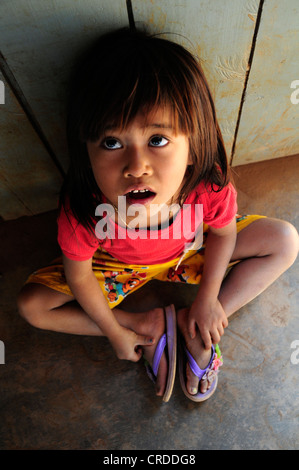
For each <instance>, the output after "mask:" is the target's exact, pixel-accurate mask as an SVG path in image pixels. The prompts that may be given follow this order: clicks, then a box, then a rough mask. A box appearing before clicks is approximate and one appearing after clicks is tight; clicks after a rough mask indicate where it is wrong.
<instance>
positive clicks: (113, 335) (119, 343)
mask: <svg viewBox="0 0 299 470" xmlns="http://www.w3.org/2000/svg"><path fill="white" fill-rule="evenodd" d="M63 264H64V270H65V276H66V280H67V283H68V285H69V287H70V289H71V291H72V293H73V295H74V297H75V299H76V300H77V302H78V303H79V304H80V305H81V307H82V309H83V310H84V312H85V313H86V314H87V315H88V316H89V317H90V318H91V319H92V320H93V321H94V322H95V323H96V324H97V325H98V327H99V328H100V330H101V332H102V334H103V336H106V337H107V338H108V339H109V341H110V343H111V344H112V347H113V348H114V350H115V352H116V355H117V357H118V358H119V359H127V360H130V361H134V362H135V361H138V360H139V359H140V357H141V355H142V351H141V350H140V348H138V349H137V350H136V347H137V346H140V345H141V346H146V345H152V344H153V338H149V337H145V336H141V335H137V334H136V333H135V332H134V331H133V330H130V329H127V328H125V327H123V326H121V325H120V324H119V323H118V321H117V320H116V318H115V316H114V314H113V311H112V310H111V309H110V307H109V305H108V302H107V300H106V299H105V297H104V294H103V292H102V290H101V288H100V286H99V283H98V281H97V279H96V277H95V275H94V273H93V271H92V259H89V260H87V261H74V260H71V259H69V258H67V257H66V256H63Z"/></svg>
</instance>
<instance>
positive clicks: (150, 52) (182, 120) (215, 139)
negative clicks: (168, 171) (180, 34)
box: [60, 29, 229, 229]
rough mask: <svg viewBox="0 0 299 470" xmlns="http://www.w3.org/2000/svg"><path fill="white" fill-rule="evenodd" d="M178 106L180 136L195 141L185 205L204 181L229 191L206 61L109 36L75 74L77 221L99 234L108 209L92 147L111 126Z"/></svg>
mask: <svg viewBox="0 0 299 470" xmlns="http://www.w3.org/2000/svg"><path fill="white" fill-rule="evenodd" d="M156 106H170V107H171V110H172V119H173V125H174V126H175V129H176V130H177V131H178V130H179V131H181V132H183V133H185V134H187V135H188V137H189V143H190V155H191V158H192V161H193V165H192V166H190V167H188V168H187V171H188V178H186V182H185V184H184V186H183V187H182V189H181V193H180V196H179V202H180V204H183V202H184V200H185V199H186V197H187V196H188V194H189V193H190V192H191V191H192V190H193V189H194V188H195V187H196V186H197V185H198V184H199V182H201V181H204V182H206V183H207V184H208V183H210V184H211V187H212V190H215V191H219V190H221V189H222V188H223V187H224V186H225V185H226V184H227V183H228V181H229V168H228V163H227V156H226V152H225V147H224V144H223V139H222V135H221V131H220V128H219V125H218V122H217V118H216V113H215V107H214V103H213V99H212V96H211V93H210V89H209V87H208V84H207V81H206V79H205V76H204V73H203V71H202V68H201V66H200V64H199V62H198V61H197V60H196V59H195V58H194V57H193V56H192V54H191V53H190V52H188V51H187V50H186V49H185V48H183V47H182V46H180V45H179V44H176V43H174V42H172V41H169V40H167V39H163V38H161V37H158V36H156V35H155V36H154V35H149V34H148V33H145V32H141V31H131V30H129V29H121V30H117V31H114V32H112V33H108V34H106V35H104V36H102V37H101V38H100V39H99V40H98V41H97V42H96V44H95V45H94V46H93V47H92V48H91V49H90V50H89V51H88V53H87V54H85V55H84V58H83V60H80V62H79V65H78V66H77V67H75V69H74V73H73V77H72V81H71V88H70V96H69V104H68V119H67V138H68V145H69V152H70V167H69V171H68V174H67V177H66V180H65V183H64V185H63V188H62V191H61V198H60V204H61V205H63V206H64V205H65V200H66V198H68V200H69V204H70V208H71V210H72V212H73V214H74V215H75V217H76V218H77V220H78V221H79V222H80V223H82V224H83V225H85V226H86V227H87V228H90V229H92V227H93V225H94V224H93V220H94V213H95V207H96V206H97V205H98V204H99V203H100V202H101V192H100V189H99V188H98V186H97V184H96V182H95V179H94V176H93V173H92V170H91V167H90V162H89V157H88V153H87V148H86V142H87V141H96V140H97V139H98V138H99V137H100V136H101V134H102V132H103V130H104V129H105V128H106V127H107V124H108V123H109V124H112V125H113V126H116V127H119V128H120V129H124V128H126V126H127V125H129V124H130V123H131V121H132V120H133V119H134V118H135V117H136V115H137V113H138V112H140V110H141V109H145V110H146V111H150V110H152V109H154V108H155V107H156Z"/></svg>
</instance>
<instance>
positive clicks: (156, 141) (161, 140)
mask: <svg viewBox="0 0 299 470" xmlns="http://www.w3.org/2000/svg"><path fill="white" fill-rule="evenodd" d="M168 142H169V140H168V139H166V138H165V137H162V136H161V135H155V136H154V137H152V138H151V139H150V141H149V145H150V146H151V147H165V145H167V144H168Z"/></svg>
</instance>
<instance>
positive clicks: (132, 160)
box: [87, 108, 192, 223]
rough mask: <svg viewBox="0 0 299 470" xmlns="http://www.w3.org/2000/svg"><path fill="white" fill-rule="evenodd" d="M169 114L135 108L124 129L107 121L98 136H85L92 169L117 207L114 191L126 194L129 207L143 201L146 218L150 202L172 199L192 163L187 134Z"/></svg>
mask: <svg viewBox="0 0 299 470" xmlns="http://www.w3.org/2000/svg"><path fill="white" fill-rule="evenodd" d="M171 117H172V115H171V111H170V109H167V108H166V109H164V108H158V109H156V110H155V111H152V112H151V113H150V115H149V116H145V114H144V113H139V114H138V115H137V116H136V118H135V119H134V120H133V121H132V123H131V124H130V125H129V126H128V127H127V128H126V129H125V130H123V131H120V130H119V129H117V128H114V127H110V126H108V127H107V129H106V130H105V133H104V134H103V135H102V136H101V137H100V139H99V140H98V141H97V142H90V141H89V142H87V150H88V154H89V158H90V163H91V167H92V171H93V174H94V177H95V180H96V182H97V185H98V187H99V188H100V190H101V192H102V193H103V195H104V196H105V197H106V199H107V200H108V201H107V202H110V203H112V204H113V205H114V206H116V207H117V205H118V196H125V197H126V208H127V209H128V207H129V206H131V205H132V204H142V205H143V207H145V208H146V212H147V217H148V220H147V223H149V214H150V206H151V205H153V204H172V203H175V202H176V200H177V197H178V195H179V193H180V189H181V187H182V184H183V182H184V177H185V172H186V168H187V165H190V164H191V163H192V162H191V160H190V156H189V139H188V136H186V135H185V134H182V133H176V132H175V130H174V128H173V127H172V124H171V123H172V119H171ZM153 207H155V206H152V208H153ZM151 215H153V212H152V210H151ZM126 221H127V223H128V222H129V221H130V217H129V218H127V220H126Z"/></svg>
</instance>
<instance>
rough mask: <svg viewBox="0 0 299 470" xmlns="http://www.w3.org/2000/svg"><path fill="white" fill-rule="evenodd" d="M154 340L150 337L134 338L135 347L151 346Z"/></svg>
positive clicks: (138, 336)
mask: <svg viewBox="0 0 299 470" xmlns="http://www.w3.org/2000/svg"><path fill="white" fill-rule="evenodd" d="M154 342H155V339H154V338H153V337H152V336H142V335H137V336H136V346H152V345H153V344H154Z"/></svg>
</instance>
